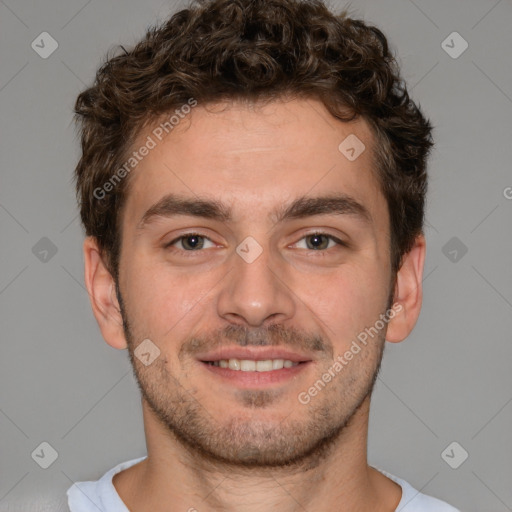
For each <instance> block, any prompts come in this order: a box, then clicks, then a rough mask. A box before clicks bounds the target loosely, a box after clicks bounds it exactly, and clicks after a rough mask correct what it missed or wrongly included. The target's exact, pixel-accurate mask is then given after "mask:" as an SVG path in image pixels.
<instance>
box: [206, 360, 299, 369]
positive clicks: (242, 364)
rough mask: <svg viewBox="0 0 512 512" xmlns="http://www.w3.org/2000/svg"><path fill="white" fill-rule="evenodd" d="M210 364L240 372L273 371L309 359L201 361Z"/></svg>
mask: <svg viewBox="0 0 512 512" xmlns="http://www.w3.org/2000/svg"><path fill="white" fill-rule="evenodd" d="M201 362H202V363H205V364H208V365H210V366H217V367H219V368H229V369H230V370H233V371H240V372H272V371H275V370H281V369H282V368H292V367H293V366H297V365H299V364H305V363H307V362H308V361H298V362H297V361H291V360H290V359H263V360H254V359H236V358H231V359H219V360H217V361H201Z"/></svg>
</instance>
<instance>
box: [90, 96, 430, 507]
mask: <svg viewBox="0 0 512 512" xmlns="http://www.w3.org/2000/svg"><path fill="white" fill-rule="evenodd" d="M150 133H151V132H150V131H149V130H148V131H147V132H144V133H141V134H140V137H139V140H138V141H137V143H136V144H135V145H134V146H136V147H138V146H139V145H140V144H142V143H143V141H144V140H146V137H147V135H148V134H150ZM350 134H355V135H356V136H357V137H358V138H359V139H360V140H361V141H363V143H364V144H365V146H366V150H365V151H364V152H363V153H362V154H361V155H360V156H359V157H358V158H357V159H356V160H354V161H349V160H348V159H347V158H346V157H345V156H344V155H343V154H342V153H341V152H340V151H339V150H338V146H339V144H340V143H341V142H342V141H343V140H344V139H345V138H346V137H347V136H348V135H350ZM372 144H373V135H372V133H371V131H370V129H369V127H368V125H367V123H366V122H365V121H364V120H362V119H359V120H357V121H354V122H351V123H343V122H341V121H339V120H337V119H334V118H333V117H332V116H330V114H329V113H328V112H327V111H326V110H325V108H324V107H323V105H322V104H321V103H320V102H318V101H315V100H312V99H310V100H305V99H293V100H287V101H284V100H279V101H273V102H271V103H269V104H266V105H258V106H255V105H252V106H250V105H247V104H239V103H233V104H229V105H213V106H209V107H208V110H206V109H204V108H203V107H202V106H201V105H198V106H197V107H195V108H194V109H193V111H192V112H191V113H190V114H189V115H188V116H187V118H186V119H184V120H183V121H181V122H180V124H179V125H178V126H177V127H176V128H175V129H174V130H173V131H172V132H171V133H170V134H169V135H167V136H166V137H165V138H164V139H163V140H162V141H161V142H159V143H158V144H157V146H156V148H154V149H152V150H151V151H150V152H149V154H148V155H147V156H146V157H145V158H144V159H143V160H142V161H141V162H140V163H139V164H138V166H137V167H136V169H135V170H134V171H132V174H131V175H130V177H129V179H130V191H129V194H128V198H127V202H126V205H125V209H124V210H123V218H122V240H123V243H122V250H121V257H120V272H119V295H116V287H115V282H114V280H113V278H112V276H111V275H110V273H109V272H108V270H107V268H106V266H105V265H104V263H103V261H102V259H101V257H100V251H99V249H98V246H97V243H96V241H95V240H94V239H93V238H90V237H89V238H87V239H86V240H85V242H84V255H85V280H86V285H87V289H88V291H89V294H90V297H91V303H92V308H93V312H94V315H95V317H96V319H97V321H98V324H99V326H100V329H101V332H102V334H103V337H104V338H105V340H106V341H107V343H108V344H109V345H111V346H112V347H115V348H118V349H125V348H127V349H128V351H129V354H130V358H131V361H132V364H133V365H134V368H135V372H136V376H137V380H138V383H139V387H140V388H141V391H142V409H143V416H144V426H145V434H146V443H147V449H148V458H147V460H145V461H143V462H141V463H139V464H137V465H135V466H133V467H131V468H129V469H127V470H125V471H122V472H121V473H119V474H117V475H116V476H115V477H114V479H113V482H114V486H115V488H116V490H117V491H118V493H119V495H120V497H121V499H122V500H123V501H124V502H125V504H126V505H127V507H128V508H129V509H130V510H131V511H134V512H145V511H157V512H164V511H166V512H167V511H169V512H170V511H177V510H183V511H189V510H190V511H193V510H197V511H199V512H209V511H219V510H222V511H233V512H234V511H240V510H243V511H244V512H256V511H267V510H280V511H283V512H292V511H299V510H300V511H302V510H323V511H337V512H339V511H373V512H375V511H378V512H381V511H382V512H383V511H388V512H391V511H394V510H395V508H396V507H397V505H398V503H399V501H400V498H401V489H400V487H399V486H398V485H397V484H396V483H394V482H392V481H391V480H390V479H388V478H387V477H385V476H384V475H383V474H381V473H380V472H378V471H376V470H375V469H373V468H371V467H370V466H369V465H368V464H367V451H366V446H367V433H368V417H369V406H370V395H371V390H372V385H373V383H374V380H375V378H376V376H377V372H378V369H379V365H380V361H381V357H382V350H383V346H384V344H385V340H387V341H389V342H399V341H402V340H403V339H405V338H406V337H407V336H408V335H409V333H410V332H411V330H412V329H413V327H414V325H415V323H416V320H417V318H418V315H419V312H420V308H421V300H422V285H421V284H422V274H423V264H424V258H425V239H424V237H423V236H419V237H418V238H417V240H416V243H415V244H414V246H413V248H412V249H411V251H410V252H409V253H408V254H406V255H405V257H404V260H403V264H402V267H401V268H400V270H399V272H398V274H397V275H396V279H393V278H394V277H395V276H393V275H392V273H391V266H390V255H389V216H388V212H387V205H386V201H385V198H384V196H383V195H382V193H381V191H380V189H379V186H378V183H377V181H376V178H375V176H374V174H373V173H372V167H371V166H372V160H371V147H372ZM170 192H173V193H176V194H180V195H182V196H187V197H189V198H191V199H197V198H207V199H216V200H219V201H222V202H223V203H225V204H226V205H227V206H230V207H231V208H232V213H233V219H232V221H230V222H221V221H217V220H212V219H205V218H199V217H192V216H174V217H169V218H167V217H159V218H155V219H153V221H152V222H150V223H149V224H148V225H147V226H146V228H145V229H142V230H141V229H137V225H138V223H139V222H140V220H141V218H142V216H143V215H144V213H145V212H146V211H147V210H148V209H149V208H150V207H151V206H152V205H153V204H155V203H156V202H157V201H158V200H159V199H161V198H162V197H163V196H164V195H165V194H168V193H170ZM332 193H345V194H349V195H350V196H352V197H353V198H355V199H356V200H357V201H358V202H360V203H361V204H363V205H364V206H365V207H366V208H367V209H368V210H369V212H370V214H371V221H370V222H369V223H365V222H363V221H362V220H361V219H360V218H359V217H357V216H355V215H349V214H343V215H332V214H331V215H329V214H322V215H316V216H311V217H308V218H302V219H294V220H286V221H284V222H282V223H276V222H275V221H274V220H272V219H271V218H270V217H269V215H268V214H269V212H270V211H272V210H273V209H274V208H276V207H280V206H281V207H282V205H285V204H288V203H289V202H291V201H293V200H294V199H296V198H298V197H300V196H302V195H308V196H310V197H317V196H322V195H326V194H332ZM315 230H316V231H317V232H325V233H327V234H328V235H331V236H334V237H336V238H338V239H340V240H342V241H345V242H347V243H348V246H347V247H344V246H341V245H337V244H336V243H335V242H334V241H330V242H329V243H328V240H330V239H329V238H327V239H323V240H321V243H320V244H319V245H321V246H322V248H321V249H316V250H313V249H312V243H311V242H312V241H313V242H314V240H312V238H313V239H314V237H311V234H312V233H314V232H315ZM195 231H198V232H199V233H200V234H202V235H203V236H205V237H208V239H207V240H205V239H201V240H202V242H204V244H205V245H204V246H203V248H201V249H199V250H198V249H196V250H195V251H193V250H191V249H190V245H191V244H190V238H189V239H187V240H183V239H182V240H181V241H179V240H178V241H177V242H175V243H174V245H173V246H172V248H170V247H168V248H164V245H165V243H169V242H171V241H173V240H175V239H177V238H178V237H179V236H183V235H184V234H186V233H187V232H195ZM306 235H310V236H308V237H307V236H306ZM247 236H251V237H253V238H254V239H255V240H256V241H257V242H258V243H259V245H260V246H261V249H262V253H261V255H260V256H259V257H258V258H257V259H256V260H255V261H253V262H252V263H247V262H246V261H244V259H242V258H241V257H240V256H239V255H238V254H237V252H236V248H237V246H238V245H239V244H240V243H241V242H242V241H243V240H244V239H245V238H246V237H247ZM187 241H188V242H189V244H188V245H186V242H187ZM187 248H188V249H189V250H188V252H187V250H186V249H187ZM173 249H174V251H173ZM191 252H193V253H194V254H193V255H192V256H193V257H189V258H187V257H186V255H187V254H190V253H191ZM118 298H120V299H121V303H120V302H119V300H118ZM389 298H392V299H393V304H394V305H395V306H398V308H400V312H399V313H398V314H396V315H395V316H394V318H393V319H392V320H391V321H390V322H389V323H387V324H386V326H385V327H384V328H383V329H381V330H380V331H379V334H378V336H375V337H374V338H373V339H371V338H370V339H369V342H368V344H367V345H366V346H364V347H362V350H361V351H360V352H359V353H358V354H357V355H355V356H354V357H353V359H352V360H351V361H349V362H348V364H346V366H344V368H343V370H342V371H341V372H339V373H338V374H337V376H336V378H334V379H332V381H331V382H329V383H328V384H327V385H326V386H325V388H323V389H322V390H321V391H320V392H318V394H317V395H316V396H314V397H312V398H311V401H310V402H309V403H308V404H301V403H300V402H299V401H298V398H297V397H298V395H299V393H300V392H303V391H307V390H308V389H309V388H310V387H311V386H312V385H313V384H314V383H315V382H316V381H317V380H318V379H319V378H321V376H322V374H324V373H325V372H326V371H328V369H329V368H330V367H332V365H333V362H334V360H335V358H336V357H337V356H338V355H343V354H344V353H345V352H346V351H347V350H348V349H349V348H350V346H351V343H352V341H353V340H355V339H356V336H357V335H358V334H359V333H360V332H361V331H363V330H364V328H365V327H370V326H372V325H374V324H375V322H376V320H378V319H379V315H380V314H381V313H385V312H386V309H387V308H388V306H389ZM123 320H124V324H123ZM273 326H274V327H273ZM275 326H277V328H275ZM147 338H149V339H150V340H151V341H152V342H153V343H154V344H155V345H156V346H157V347H158V349H159V350H160V355H159V356H158V357H157V358H156V359H155V361H154V362H152V363H151V364H150V365H148V366H145V365H144V364H142V363H141V361H139V360H138V358H136V357H134V352H133V351H134V349H135V348H136V347H137V346H138V344H139V343H141V341H142V340H144V339H147ZM256 340H257V343H259V344H263V345H279V346H281V347H285V348H289V349H295V350H299V351H301V352H305V353H308V354H310V355H311V359H312V363H311V364H309V365H308V366H307V368H305V369H303V370H302V371H301V372H300V373H298V374H297V375H296V376H295V377H294V378H293V379H290V380H288V381H286V382H285V383H281V384H278V385H273V387H271V388H268V387H267V388H265V389H258V388H257V387H254V388H251V389H245V390H243V389H239V388H238V387H237V386H236V385H234V384H233V383H228V382H226V381H224V380H222V379H220V378H219V377H218V376H216V375H213V374H212V373H211V372H210V371H209V370H207V369H206V368H205V367H204V365H203V364H202V363H200V362H199V361H198V360H197V359H196V357H195V354H196V352H195V351H194V350H195V349H194V347H198V346H200V347H203V348H204V347H206V348H208V347H209V346H211V347H220V346H224V345H230V346H233V345H244V344H247V343H249V344H251V343H256Z"/></svg>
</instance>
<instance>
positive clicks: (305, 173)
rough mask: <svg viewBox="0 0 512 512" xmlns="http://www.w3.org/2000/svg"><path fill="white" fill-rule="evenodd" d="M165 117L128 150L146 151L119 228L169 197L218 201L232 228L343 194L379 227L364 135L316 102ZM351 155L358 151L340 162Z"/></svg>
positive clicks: (360, 124)
mask: <svg viewBox="0 0 512 512" xmlns="http://www.w3.org/2000/svg"><path fill="white" fill-rule="evenodd" d="M171 115H172V114H170V115H168V116H164V117H163V118H162V119H161V120H159V121H158V122H155V124H154V125H153V126H151V127H149V128H147V129H146V130H145V131H143V132H141V133H140V134H139V136H138V138H137V141H136V142H135V144H134V145H133V148H132V150H134V151H137V150H138V148H141V147H142V146H144V145H147V146H148V147H149V146H151V149H150V150H149V151H147V152H145V153H146V156H144V157H142V158H141V159H140V161H139V162H138V163H137V166H136V168H135V169H134V170H133V171H132V174H131V175H130V181H131V182H130V189H129V193H128V199H127V203H126V205H125V215H124V217H125V218H124V223H123V224H124V225H125V226H127V227H128V229H131V227H134V226H136V225H137V224H138V223H139V222H140V220H141V218H142V217H143V216H144V214H145V213H146V212H147V210H148V209H150V208H151V207H152V206H153V205H155V204H156V203H157V202H158V201H159V200H161V199H162V198H163V197H164V196H165V195H168V194H170V193H172V194H176V195H179V196H180V197H189V198H191V199H193V198H201V199H206V198H211V199H222V202H223V203H224V204H226V205H228V206H229V207H230V210H231V215H230V220H231V221H233V222H236V221H241V220H243V219H250V218H254V216H256V215H257V216H258V217H259V213H260V210H261V214H262V215H263V216H264V217H265V219H268V220H269V221H270V220H271V219H270V217H269V215H268V212H270V211H275V212H276V213H277V212H278V211H281V212H282V210H283V208H282V207H283V205H285V204H286V203H290V202H291V201H292V200H294V199H296V198H298V197H303V196H307V197H314V196H325V195H332V194H333V193H343V194H345V195H348V196H350V197H352V198H354V199H356V200H357V201H358V202H359V203H362V204H363V205H365V206H366V207H367V209H368V211H369V212H370V213H371V217H372V218H374V219H376V220H377V221H379V220H380V221H381V222H382V221H383V220H384V221H385V220H386V218H384V219H383V216H384V217H385V215H386V212H385V211H383V210H386V204H385V200H384V198H383V196H382V194H381V192H380V188H379V186H378V183H377V180H376V178H375V176H374V165H375V164H374V159H373V152H372V149H373V144H374V140H373V134H372V132H371V130H370V129H369V127H368V125H367V123H366V122H365V121H364V120H362V119H358V120H357V121H355V122H351V123H343V122H341V121H339V120H337V119H335V118H334V117H332V116H331V115H330V114H329V113H328V111H327V110H326V109H325V107H324V106H323V104H322V103H320V102H318V101H315V100H305V99H301V100H291V101H287V102H284V101H275V102H272V103H269V104H265V105H254V104H253V105H248V104H240V103H232V104H225V103H224V104H214V105H208V106H207V107H206V108H205V107H203V106H201V105H198V106H196V107H195V108H194V109H193V110H191V111H190V112H189V113H188V114H187V115H183V113H182V116H181V117H179V118H178V117H177V116H175V117H174V119H173V121H174V123H173V124H172V125H170V124H169V123H168V124H167V125H165V121H169V119H170V117H171ZM176 121H177V122H176ZM170 126H172V129H169V127H170ZM162 127H163V128H162ZM165 128H167V130H168V131H169V133H166V131H165ZM340 145H341V146H340ZM352 148H355V151H357V152H359V151H361V149H362V148H364V150H362V152H361V153H360V155H359V156H357V158H356V159H353V158H348V157H352V156H353V154H354V151H352V152H351V149H352ZM347 149H348V150H349V152H347ZM139 158H140V155H139ZM279 206H281V208H279ZM273 218H275V216H274V217H273Z"/></svg>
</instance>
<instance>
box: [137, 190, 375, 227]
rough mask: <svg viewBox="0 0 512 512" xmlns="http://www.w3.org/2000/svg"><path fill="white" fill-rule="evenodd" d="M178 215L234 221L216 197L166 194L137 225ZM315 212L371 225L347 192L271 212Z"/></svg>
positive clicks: (280, 215) (297, 215)
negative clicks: (348, 218) (354, 219)
mask: <svg viewBox="0 0 512 512" xmlns="http://www.w3.org/2000/svg"><path fill="white" fill-rule="evenodd" d="M178 215H183V216H192V217H200V218H204V219H211V220H216V221H220V222H231V221H232V220H233V217H232V211H231V208H230V207H228V206H227V205H225V204H224V203H222V202H220V201H218V200H215V199H200V198H197V199H195V198H194V199H191V198H189V197H186V196H179V195H176V194H167V195H165V196H164V197H162V198H161V199H160V200H159V201H157V202H156V203H155V204H154V205H152V206H151V207H150V208H149V209H148V210H147V211H146V212H145V213H144V215H143V216H142V218H141V220H140V221H139V223H138V224H137V230H143V229H144V228H145V227H146V226H147V225H148V224H150V223H151V222H152V221H153V220H155V219H157V218H159V217H160V218H170V217H174V216H178ZM315 215H351V216H354V217H356V218H358V219H359V220H361V221H363V222H364V223H366V224H368V225H370V224H371V223H372V216H371V214H370V211H369V210H368V209H367V208H366V207H365V206H364V205H363V204H361V203H360V202H358V201H357V200H356V199H355V198H353V197H351V196H349V195H347V194H336V195H327V196H320V197H311V196H301V197H299V198H297V199H295V200H294V201H293V202H292V203H291V204H289V205H283V206H281V207H278V208H276V209H275V210H274V211H272V212H271V213H270V214H269V217H270V219H271V221H272V222H274V223H276V224H278V223H280V222H283V221H286V220H292V219H303V218H307V217H313V216H315Z"/></svg>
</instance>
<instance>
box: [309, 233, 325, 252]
mask: <svg viewBox="0 0 512 512" xmlns="http://www.w3.org/2000/svg"><path fill="white" fill-rule="evenodd" d="M323 236H324V235H311V240H312V245H313V248H314V249H318V248H319V246H322V245H323V244H322V237H323Z"/></svg>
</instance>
